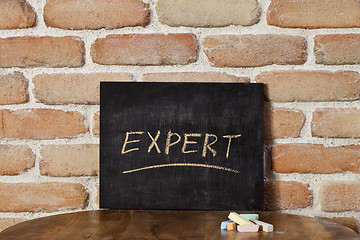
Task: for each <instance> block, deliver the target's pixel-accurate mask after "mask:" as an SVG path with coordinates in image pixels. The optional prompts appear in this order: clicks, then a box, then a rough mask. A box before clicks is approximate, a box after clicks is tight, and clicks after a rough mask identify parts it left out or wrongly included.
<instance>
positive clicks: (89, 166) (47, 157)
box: [39, 144, 99, 177]
mask: <svg viewBox="0 0 360 240" xmlns="http://www.w3.org/2000/svg"><path fill="white" fill-rule="evenodd" d="M39 165H40V173H41V174H42V175H47V176H52V177H72V176H96V175H98V174H99V146H98V145H96V144H76V145H47V146H42V148H41V161H40V164H39Z"/></svg>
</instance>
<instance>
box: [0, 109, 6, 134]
mask: <svg viewBox="0 0 360 240" xmlns="http://www.w3.org/2000/svg"><path fill="white" fill-rule="evenodd" d="M3 115H4V110H0V123H1V124H0V138H4V137H5V132H4V118H3Z"/></svg>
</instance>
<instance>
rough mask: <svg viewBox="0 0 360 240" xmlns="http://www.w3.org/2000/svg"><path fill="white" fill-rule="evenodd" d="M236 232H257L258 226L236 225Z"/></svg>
mask: <svg viewBox="0 0 360 240" xmlns="http://www.w3.org/2000/svg"><path fill="white" fill-rule="evenodd" d="M237 230H238V232H258V231H259V225H255V224H254V225H238V226H237Z"/></svg>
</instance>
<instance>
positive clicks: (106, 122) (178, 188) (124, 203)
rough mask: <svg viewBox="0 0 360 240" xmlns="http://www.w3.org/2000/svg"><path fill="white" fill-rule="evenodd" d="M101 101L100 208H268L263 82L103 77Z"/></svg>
mask: <svg viewBox="0 0 360 240" xmlns="http://www.w3.org/2000/svg"><path fill="white" fill-rule="evenodd" d="M100 109H101V110H100V119H101V120H100V207H101V208H110V209H191V210H231V209H236V210H262V209H263V85H262V84H234V83H226V84H225V83H224V84H222V83H123V82H116V83H115V82H103V83H101V103H100ZM169 132H170V134H174V133H176V134H178V136H180V138H181V140H180V141H179V142H178V143H177V144H174V145H173V146H171V147H170V148H169V149H168V153H167V152H166V142H167V140H168V138H169ZM129 133H130V134H129ZM157 134H159V136H158V138H157V140H156V146H155V145H154V146H152V148H151V150H150V152H149V148H150V145H151V144H152V143H153V140H152V139H151V137H152V138H153V139H154V138H155V137H156V135H157ZM186 134H195V135H192V136H189V135H188V137H187V140H188V141H191V143H189V142H188V144H187V145H186V147H185V152H188V153H183V152H184V149H183V148H184V142H185V135H186ZM206 134H208V135H207V136H208V139H207V140H208V143H209V142H212V141H215V137H214V136H213V135H216V137H217V138H218V140H217V141H216V142H215V143H214V144H213V145H211V146H210V147H209V148H206V155H205V157H204V156H203V151H204V144H205V142H206V139H205V138H206ZM127 135H128V136H127ZM235 135H241V136H240V137H236V138H235V137H234V138H232V139H231V143H230V149H229V140H230V139H229V137H228V138H227V137H226V136H235ZM126 136H127V137H128V139H127V140H128V143H127V144H125V140H126ZM150 136H151V137H150ZM224 136H225V137H224ZM177 139H178V138H177V136H175V135H171V137H170V140H171V141H170V142H171V143H174V142H175V141H176V140H177ZM131 141H135V142H131ZM124 144H125V148H124ZM205 145H206V144H205ZM210 149H213V150H214V151H216V155H215V156H214V154H213V152H212V151H211V150H210ZM126 151H129V152H126ZM182 151H183V152H182ZM189 151H190V152H189ZM191 151H193V152H191ZM124 152H126V153H124Z"/></svg>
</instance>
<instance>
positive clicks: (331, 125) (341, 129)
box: [311, 108, 360, 138]
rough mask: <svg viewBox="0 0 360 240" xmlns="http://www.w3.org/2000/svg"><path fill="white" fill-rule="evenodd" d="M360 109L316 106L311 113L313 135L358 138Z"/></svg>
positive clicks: (359, 134)
mask: <svg viewBox="0 0 360 240" xmlns="http://www.w3.org/2000/svg"><path fill="white" fill-rule="evenodd" d="M359 123H360V110H359V109H357V108H318V109H316V110H315V112H314V113H313V119H312V122H311V133H312V135H313V136H314V137H333V138H360V124H359Z"/></svg>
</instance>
